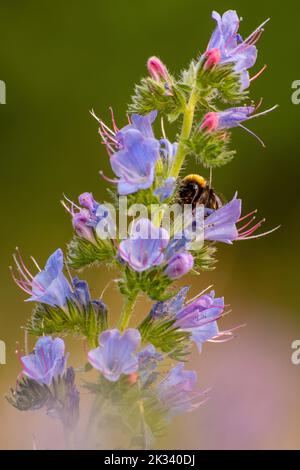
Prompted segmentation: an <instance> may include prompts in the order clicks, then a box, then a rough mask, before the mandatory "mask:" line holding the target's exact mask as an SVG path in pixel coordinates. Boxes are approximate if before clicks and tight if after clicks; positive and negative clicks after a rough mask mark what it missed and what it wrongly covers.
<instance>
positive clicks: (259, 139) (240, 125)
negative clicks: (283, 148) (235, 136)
mask: <svg viewBox="0 0 300 470" xmlns="http://www.w3.org/2000/svg"><path fill="white" fill-rule="evenodd" d="M248 119H250V118H248ZM239 127H241V128H242V129H244V130H245V131H247V132H248V133H249V134H251V135H253V137H255V138H256V139H257V140H258V142H260V143H261V145H262V146H263V147H264V148H265V147H266V145H265V143H264V141H263V140H261V138H260V137H258V135H256V134H254V132H252V131H250V129H248V128H247V127H245V126H243V124H239Z"/></svg>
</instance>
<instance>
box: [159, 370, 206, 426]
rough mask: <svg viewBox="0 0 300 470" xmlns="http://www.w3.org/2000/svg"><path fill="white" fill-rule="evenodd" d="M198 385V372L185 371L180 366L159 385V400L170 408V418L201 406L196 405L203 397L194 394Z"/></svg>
mask: <svg viewBox="0 0 300 470" xmlns="http://www.w3.org/2000/svg"><path fill="white" fill-rule="evenodd" d="M196 383H197V374H196V372H194V371H188V370H184V365H183V364H179V365H178V366H176V367H174V368H173V369H171V371H170V372H169V374H168V375H167V377H166V378H165V379H163V380H162V381H161V382H160V383H159V384H158V386H157V393H158V398H159V399H160V400H161V402H162V403H163V405H164V406H166V407H167V408H169V414H170V417H171V416H175V415H179V414H181V413H185V412H188V411H192V410H194V409H195V408H197V407H198V406H199V405H200V404H201V402H198V403H197V402H196V403H195V399H196V398H197V397H199V395H201V393H197V392H196V393H195V392H194V388H195V385H196Z"/></svg>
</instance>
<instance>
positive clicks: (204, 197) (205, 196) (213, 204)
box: [178, 174, 222, 210]
mask: <svg viewBox="0 0 300 470" xmlns="http://www.w3.org/2000/svg"><path fill="white" fill-rule="evenodd" d="M178 202H179V203H180V204H192V206H193V208H195V207H196V206H197V205H200V204H203V205H204V207H205V208H207V209H214V210H215V209H219V207H221V206H222V201H221V199H220V197H219V196H218V195H217V194H216V193H215V191H214V189H213V188H211V187H210V185H209V184H208V183H207V181H206V179H205V178H203V176H200V175H196V174H192V175H188V176H186V177H185V178H183V179H182V180H181V182H180V184H179V189H178Z"/></svg>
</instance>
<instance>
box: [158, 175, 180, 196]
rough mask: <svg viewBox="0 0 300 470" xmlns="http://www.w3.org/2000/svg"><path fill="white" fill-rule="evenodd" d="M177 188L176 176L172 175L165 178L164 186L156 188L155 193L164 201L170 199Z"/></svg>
mask: <svg viewBox="0 0 300 470" xmlns="http://www.w3.org/2000/svg"><path fill="white" fill-rule="evenodd" d="M175 188H176V178H173V177H172V176H170V177H169V178H167V179H165V181H164V182H163V184H162V186H160V187H159V188H156V189H155V191H154V195H155V196H158V197H159V199H160V202H164V201H165V200H166V199H169V198H170V197H171V196H172V194H173V193H174V191H175Z"/></svg>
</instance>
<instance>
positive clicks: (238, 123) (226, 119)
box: [200, 105, 278, 146]
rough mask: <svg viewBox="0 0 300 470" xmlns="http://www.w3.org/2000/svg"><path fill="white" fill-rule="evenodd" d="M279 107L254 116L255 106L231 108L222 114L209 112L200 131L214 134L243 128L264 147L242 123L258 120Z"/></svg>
mask: <svg viewBox="0 0 300 470" xmlns="http://www.w3.org/2000/svg"><path fill="white" fill-rule="evenodd" d="M277 107H278V105H275V106H273V107H272V108H270V109H266V110H265V111H262V112H261V113H256V114H253V112H254V111H255V109H257V108H255V107H254V106H240V107H235V108H229V109H226V110H225V111H220V112H215V111H212V112H209V113H207V114H206V115H205V116H204V118H203V120H202V123H201V126H200V129H201V130H202V131H205V132H214V131H216V130H219V129H231V128H234V127H241V128H243V129H244V130H245V131H247V132H249V134H251V135H253V136H254V137H255V138H256V139H257V140H258V141H259V142H260V143H261V144H262V145H263V146H264V143H263V141H262V140H261V139H260V138H259V137H258V136H257V135H256V134H254V133H253V132H252V131H250V130H249V129H248V128H247V127H245V126H244V125H243V124H242V122H244V121H249V120H250V119H254V118H257V117H259V116H264V115H265V114H267V113H269V112H271V111H274V110H275V109H276V108H277Z"/></svg>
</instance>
